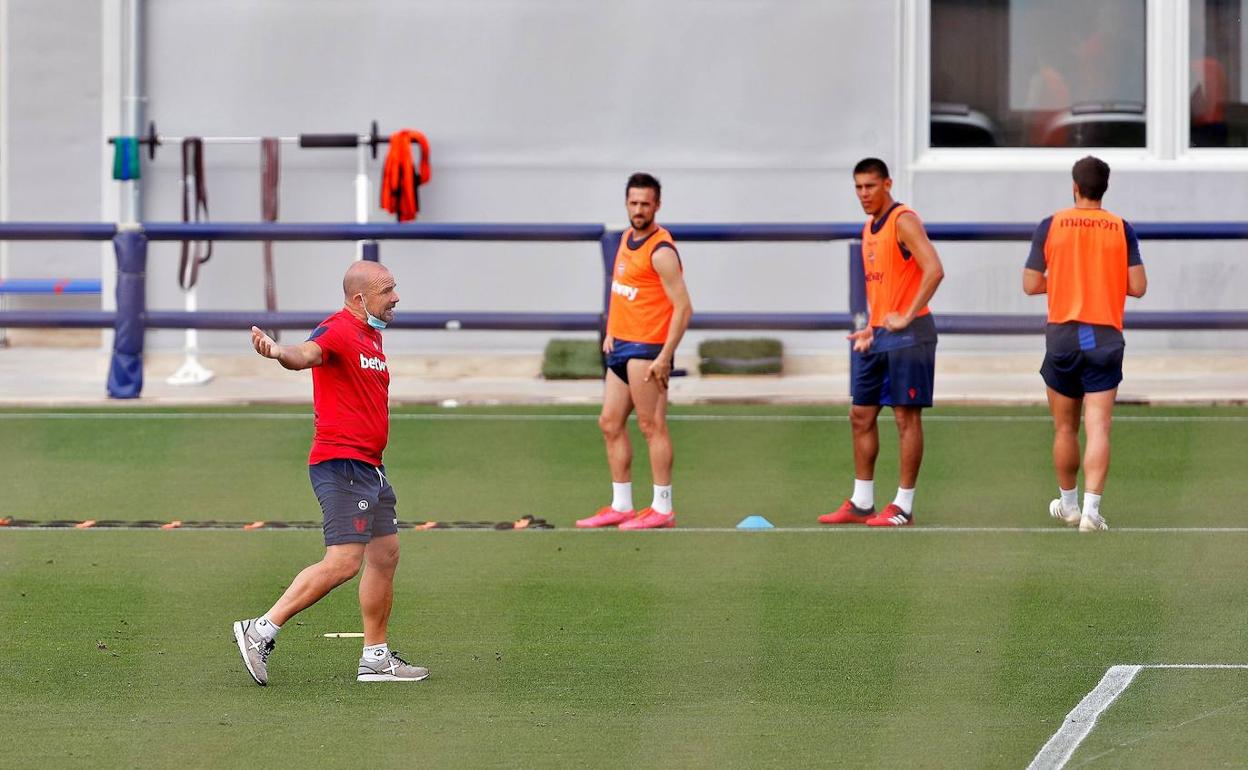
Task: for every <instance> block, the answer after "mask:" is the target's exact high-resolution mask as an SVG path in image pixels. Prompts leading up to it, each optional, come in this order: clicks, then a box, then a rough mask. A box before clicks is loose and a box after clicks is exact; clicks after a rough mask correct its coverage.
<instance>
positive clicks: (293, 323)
mask: <svg viewBox="0 0 1248 770" xmlns="http://www.w3.org/2000/svg"><path fill="white" fill-rule="evenodd" d="M1134 227H1135V231H1136V234H1137V235H1138V236H1139V237H1140V238H1141V239H1150V240H1248V222H1158V223H1137V224H1135V225H1134ZM926 228H927V232H928V235H929V236H930V237H931V239H932V240H934V241H1027V240H1030V239H1031V237H1032V233H1033V232H1034V230H1035V225H1033V224H1027V223H994V224H984V223H946V224H928V225H926ZM668 229H669V230H670V231H671V232H672V235H673V236H674V237H675V238H676V239H677V240H679V241H685V242H747V241H752V242H829V241H851V242H852V241H854V240H856V239H857V238H858V237H859V236H860V235H861V232H862V225H861V224H859V223H836V222H832V223H820V222H811V223H794V224H773V223H737V224H683V225H682V224H677V225H669V226H668ZM620 235H621V234H620V232H618V231H608V230H607V228H605V227H604V226H602V225H586V224H557V223H554V224H498V223H489V224H451V223H424V222H420V223H408V224H402V225H399V224H363V225H361V224H290V223H264V224H257V223H181V222H153V223H147V224H144V225H142V226H134V227H119V226H117V225H113V224H107V223H63V222H4V223H0V240H17V241H54V240H78V241H104V240H112V241H113V242H114V247H115V250H116V252H117V260H118V282H117V283H118V288H117V298H118V299H117V308H118V309H117V311H115V312H112V311H84V310H60V311H56V310H10V311H0V327H17V326H31V327H40V326H43V327H63V328H64V327H74V328H104V327H112V328H114V329H115V330H116V331H117V335H116V337H115V340H116V343H115V348H114V354H113V365H112V370H111V371H110V375H109V393H110V395H113V396H114V397H118V398H132V397H135V396H138V395H139V393H140V391H141V389H142V350H143V331H144V330H145V329H148V328H159V329H165V328H169V329H179V328H200V329H246V328H248V327H250V326H252V325H256V326H260V327H262V328H267V329H297V328H302V329H306V328H311V327H313V326H315V325H316V324H317V323H318V322H319V321H320V320H322V318H323V317H324V315H325V313H323V312H295V313H291V312H280V313H274V312H262V311H199V312H196V313H187V312H183V311H163V310H159V311H157V310H153V311H149V310H147V307H146V286H145V271H146V264H147V243H148V242H149V241H181V240H219V241H227V240H228V241H265V240H267V241H359V240H364V241H377V240H438V241H486V242H497V241H526V242H590V241H596V242H598V244H599V253H600V256H601V259H602V263H603V276H604V282H603V283H604V285H603V310H602V311H601V312H598V313H476V312H474V313H454V312H441V313H398V314H396V316H395V320H394V322H393V324H392V325H391V326H392V328H395V329H464V330H549V331H592V330H601V328H602V326H603V323H604V321H605V312H606V307H607V304H608V300H609V297H610V276H611V268H612V263H613V260H614V257H615V252H616V249H617V247H618V244H619V238H620ZM375 249H376V245H375V244H370V250H366V253H374V254H375V253H376V251H375ZM850 253H851V256H852V255H854V254H855V253H857V246H856V244H852V243H851V248H850ZM848 262H849V265H850V268H851V278H852V276H853V274H854V269H855V266H856V268H857V269H858V270H860V269H861V257H860V256H859V258H858V259H853V258H851V259H849V260H848ZM860 280H861V279H860V278H859V281H860ZM850 287H851V297H850V308H851V312H844V313H698V314H696V315H695V316H694V318H693V320H692V323H691V324H690V328H693V329H768V330H807V331H828V330H840V329H846V328H848V327H849V326H850V323H851V317H852V311H854V310H857V309H860V308H861V307H862V306H863V305H864V300H863V298H862V293H861V286H859V285H857V282H856V281H854V280H851V281H850ZM0 291H2V288H0ZM95 291H97V292H98V291H99V289H98V282H96V289H95ZM1124 321H1125V325H1126V326H1127V327H1128V328H1131V329H1185V330H1190V329H1248V311H1217V312H1207V311H1205V312H1186V311H1184V312H1151V313H1127V314H1126V315H1125V318H1124ZM1044 323H1045V319H1044V317H1043V316H1041V315H1020V314H994V313H941V314H939V315H937V318H936V325H937V329H938V331H940V332H942V333H946V334H993V335H998V334H1035V333H1038V332H1041V331H1043V329H1044Z"/></svg>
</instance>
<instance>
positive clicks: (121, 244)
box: [108, 230, 147, 398]
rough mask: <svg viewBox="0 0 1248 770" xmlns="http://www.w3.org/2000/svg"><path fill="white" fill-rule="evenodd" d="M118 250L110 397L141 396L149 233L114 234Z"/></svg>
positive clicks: (109, 371)
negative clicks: (147, 235)
mask: <svg viewBox="0 0 1248 770" xmlns="http://www.w3.org/2000/svg"><path fill="white" fill-rule="evenodd" d="M113 248H114V249H115V250H116V252H117V318H116V321H115V323H114V325H113V331H114V332H115V334H114V335H113V359H112V361H111V363H110V364H109V367H108V395H109V397H110V398H138V397H139V395H140V394H141V393H142V392H143V331H144V315H145V314H146V312H147V285H146V280H147V237H146V236H145V235H143V232H142V231H141V230H126V231H124V232H120V233H117V235H115V236H114V237H113Z"/></svg>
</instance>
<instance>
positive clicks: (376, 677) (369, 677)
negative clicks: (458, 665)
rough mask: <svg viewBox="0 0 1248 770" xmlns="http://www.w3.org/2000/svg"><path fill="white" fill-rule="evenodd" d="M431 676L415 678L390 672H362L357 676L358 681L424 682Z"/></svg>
mask: <svg viewBox="0 0 1248 770" xmlns="http://www.w3.org/2000/svg"><path fill="white" fill-rule="evenodd" d="M428 678H429V675H428V674H425V675H424V676H418V677H416V678H415V679H404V678H402V677H398V676H391V675H390V674H360V675H358V676H356V677H355V681H357V682H423V681H425V680H426V679H428Z"/></svg>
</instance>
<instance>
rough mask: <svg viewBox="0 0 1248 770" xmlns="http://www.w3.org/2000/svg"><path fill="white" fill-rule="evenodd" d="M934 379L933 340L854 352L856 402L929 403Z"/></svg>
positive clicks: (920, 405)
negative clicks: (883, 349) (878, 350)
mask: <svg viewBox="0 0 1248 770" xmlns="http://www.w3.org/2000/svg"><path fill="white" fill-rule="evenodd" d="M935 380H936V343H935V342H925V343H922V344H919V345H910V346H909V347H904V348H895V349H893V350H885V351H881V352H879V353H872V352H870V351H868V352H866V353H854V354H853V375H852V381H851V387H850V391H851V394H852V396H853V401H854V404H855V405H856V406H919V407H927V406H931V405H932V392H933V390H934V386H935Z"/></svg>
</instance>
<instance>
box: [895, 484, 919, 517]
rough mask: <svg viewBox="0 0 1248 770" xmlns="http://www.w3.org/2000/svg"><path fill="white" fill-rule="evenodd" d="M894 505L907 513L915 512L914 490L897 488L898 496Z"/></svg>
mask: <svg viewBox="0 0 1248 770" xmlns="http://www.w3.org/2000/svg"><path fill="white" fill-rule="evenodd" d="M893 505H895V506H897V507H898V508H900V509H901V510H903V511H905V512H906V513H911V512H913V510H914V489H913V488H912V489H902V488H901V487H897V496H896V497H894V498H893Z"/></svg>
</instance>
